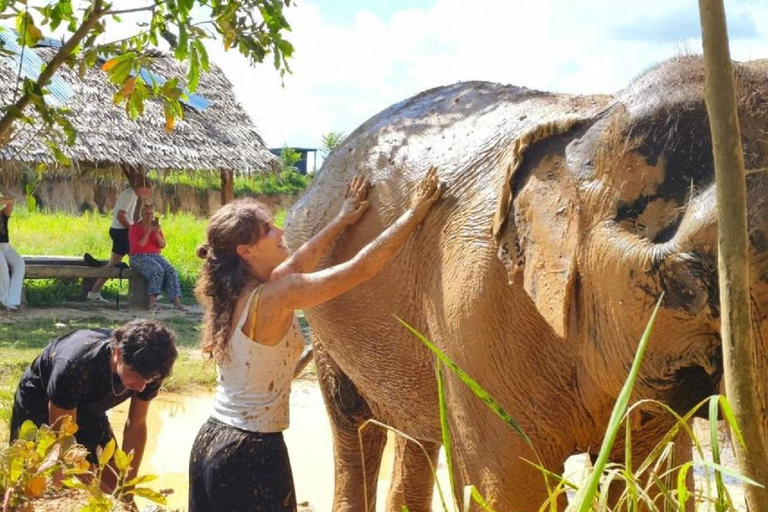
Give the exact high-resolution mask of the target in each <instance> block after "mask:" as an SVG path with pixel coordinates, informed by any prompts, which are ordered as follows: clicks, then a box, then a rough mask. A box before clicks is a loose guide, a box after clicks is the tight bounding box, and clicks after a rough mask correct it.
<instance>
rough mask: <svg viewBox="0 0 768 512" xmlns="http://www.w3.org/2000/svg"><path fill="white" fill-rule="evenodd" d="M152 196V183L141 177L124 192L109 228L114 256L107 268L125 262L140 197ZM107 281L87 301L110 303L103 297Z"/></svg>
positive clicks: (90, 294)
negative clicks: (102, 290) (102, 292)
mask: <svg viewBox="0 0 768 512" xmlns="http://www.w3.org/2000/svg"><path fill="white" fill-rule="evenodd" d="M151 195H152V182H151V181H150V179H149V178H147V177H144V176H142V177H140V178H138V179H137V180H136V181H135V182H134V183H132V184H131V186H130V187H128V188H127V189H125V190H123V192H122V193H121V194H120V196H119V197H118V198H117V202H116V203H115V208H114V210H113V213H112V225H111V226H110V228H109V237H110V238H111V239H112V255H111V256H110V258H109V263H108V264H107V266H109V267H114V266H115V265H117V264H118V263H120V262H122V261H123V258H124V257H125V255H126V254H128V252H129V251H130V242H129V238H128V230H129V229H130V227H131V226H132V225H133V212H134V211H135V210H136V203H137V202H138V199H139V197H142V198H148V197H150V196H151ZM106 282H107V280H106V279H98V280H97V281H96V282H95V283H94V284H93V287H92V288H91V291H89V292H88V295H87V296H86V299H88V300H91V301H97V302H109V301H108V300H107V299H105V298H104V297H102V296H101V288H102V287H103V286H104V283H106Z"/></svg>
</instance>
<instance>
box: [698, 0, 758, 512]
mask: <svg viewBox="0 0 768 512" xmlns="http://www.w3.org/2000/svg"><path fill="white" fill-rule="evenodd" d="M699 12H700V16H701V32H702V43H703V47H704V65H705V70H706V81H705V85H704V94H705V97H706V102H707V111H708V112H709V125H710V129H711V130H712V147H713V150H714V159H715V181H716V184H717V211H718V219H717V223H718V255H719V257H718V273H719V275H720V308H721V311H722V316H721V322H722V329H721V330H722V334H721V336H722V340H723V370H724V372H723V373H724V378H725V392H726V395H727V396H728V401H730V403H731V406H732V407H733V412H734V416H735V417H736V421H737V422H738V424H739V427H740V428H741V430H742V434H743V436H744V443H745V444H744V445H742V444H741V443H740V442H738V441H734V443H733V446H734V449H735V450H734V451H735V452H736V457H737V459H738V461H739V468H740V469H741V473H742V474H743V475H746V476H747V477H749V478H751V479H753V480H755V481H757V482H758V483H760V484H762V485H768V456H767V454H766V446H765V439H764V437H763V432H762V428H761V425H762V423H761V421H760V420H761V407H760V402H759V399H758V397H757V396H755V395H756V393H755V389H756V387H755V382H756V369H755V361H761V360H763V359H764V358H763V357H762V356H760V355H758V356H757V357H755V355H756V354H758V352H757V350H756V348H755V346H754V345H753V343H754V341H753V340H752V337H751V327H752V320H751V315H750V299H749V265H748V256H747V249H748V238H747V186H746V176H745V173H744V153H743V151H742V147H741V135H740V130H739V115H738V111H737V108H736V91H735V87H734V83H733V68H732V65H731V55H730V51H729V48H728V30H727V27H726V23H725V9H724V7H723V2H722V0H699ZM763 414H764V412H763ZM744 491H745V495H746V498H747V508H748V509H749V510H752V511H755V512H756V511H758V510H768V490H766V488H765V487H756V486H752V485H747V486H745V489H744Z"/></svg>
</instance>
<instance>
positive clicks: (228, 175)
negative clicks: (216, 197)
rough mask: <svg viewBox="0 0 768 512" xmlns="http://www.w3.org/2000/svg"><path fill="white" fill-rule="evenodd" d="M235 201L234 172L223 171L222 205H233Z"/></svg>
mask: <svg viewBox="0 0 768 512" xmlns="http://www.w3.org/2000/svg"><path fill="white" fill-rule="evenodd" d="M234 199H235V178H234V175H233V173H232V171H226V170H222V171H221V204H222V205H225V204H227V203H231V202H232V201H234Z"/></svg>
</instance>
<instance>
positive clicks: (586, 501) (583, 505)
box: [569, 293, 664, 512]
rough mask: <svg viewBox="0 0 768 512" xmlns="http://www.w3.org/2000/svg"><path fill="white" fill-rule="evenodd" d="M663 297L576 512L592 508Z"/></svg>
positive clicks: (579, 495)
mask: <svg viewBox="0 0 768 512" xmlns="http://www.w3.org/2000/svg"><path fill="white" fill-rule="evenodd" d="M663 299H664V294H663V293H662V295H661V297H659V301H658V302H657V303H656V307H655V308H654V309H653V313H652V314H651V319H650V320H649V321H648V325H646V327H645V332H643V336H642V337H641V338H640V344H639V346H638V347H637V353H636V354H635V360H634V361H633V363H632V368H631V369H630V371H629V376H628V377H627V380H626V381H625V382H624V387H623V388H622V389H621V393H619V397H618V399H617V400H616V404H615V405H614V407H613V411H612V412H611V418H610V421H609V422H608V429H607V431H606V433H605V438H603V445H602V446H601V447H600V454H599V455H598V457H597V461H596V462H595V466H594V469H593V471H592V474H591V475H589V478H588V479H587V483H586V484H585V485H584V486H583V487H582V488H581V489H579V492H578V494H577V495H576V501H575V506H576V507H577V508H576V510H578V512H588V511H589V510H590V509H591V508H592V503H593V500H594V498H595V495H596V494H597V490H598V487H599V485H600V478H601V477H602V475H603V470H604V469H605V467H606V465H607V464H608V457H610V455H611V450H612V449H613V444H614V442H615V441H616V436H617V435H618V433H619V430H620V429H621V424H622V418H623V417H624V413H625V412H626V410H627V405H628V404H629V397H630V396H631V394H632V388H633V387H634V385H635V382H636V381H637V376H638V374H639V373H640V365H641V364H642V362H643V357H644V356H645V350H646V348H647V347H648V342H649V341H650V339H651V332H652V330H653V324H654V322H655V321H656V315H657V313H658V312H659V307H660V306H661V301H662V300H663ZM569 508H571V507H569Z"/></svg>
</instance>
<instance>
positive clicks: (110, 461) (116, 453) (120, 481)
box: [64, 438, 167, 512]
mask: <svg viewBox="0 0 768 512" xmlns="http://www.w3.org/2000/svg"><path fill="white" fill-rule="evenodd" d="M97 459H98V464H97V466H96V469H95V474H94V477H93V478H91V479H90V480H89V481H88V482H87V483H86V482H83V481H81V480H80V479H77V478H69V479H67V480H66V481H65V482H64V484H65V485H66V486H67V487H70V488H73V489H82V490H84V491H87V493H88V496H89V498H88V504H87V505H86V506H85V507H83V508H82V509H80V512H112V510H113V509H114V507H115V503H116V501H118V500H120V501H125V500H128V499H131V500H132V499H133V497H134V496H141V497H142V498H146V499H148V500H150V501H153V502H155V503H157V504H160V505H165V504H166V503H167V500H166V499H165V496H164V495H162V494H160V493H159V492H157V491H154V490H152V489H150V488H148V487H137V486H138V485H141V484H144V483H147V482H151V481H152V480H155V479H156V478H157V477H156V476H154V475H144V476H137V477H135V478H131V479H128V474H129V471H130V469H131V463H132V462H133V453H125V452H124V451H123V450H122V449H120V448H119V447H118V446H117V443H116V442H115V439H114V438H113V439H111V440H110V441H109V442H108V443H107V445H106V446H104V447H99V449H98V452H97ZM107 471H109V472H112V473H114V476H115V478H116V480H117V485H116V486H115V490H114V492H113V493H112V494H106V493H104V492H103V491H102V490H101V485H100V484H101V481H102V477H103V476H104V474H105V472H107Z"/></svg>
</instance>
